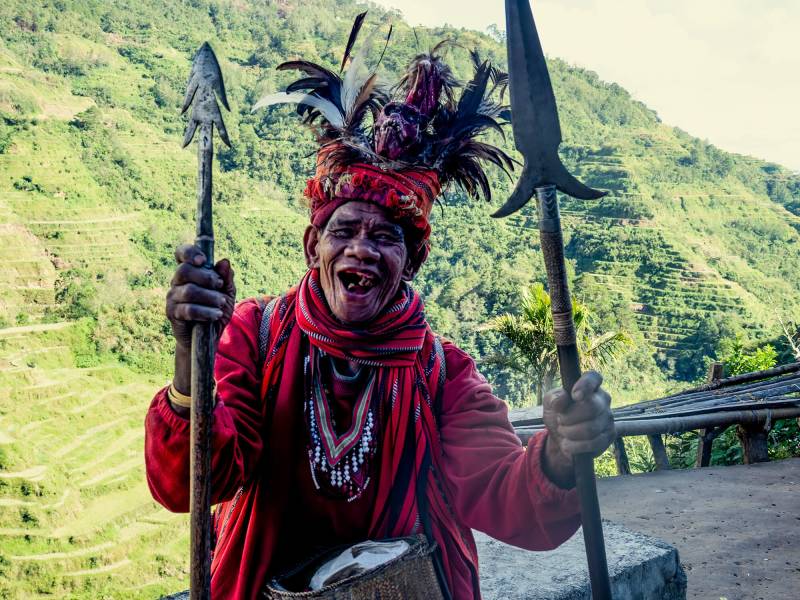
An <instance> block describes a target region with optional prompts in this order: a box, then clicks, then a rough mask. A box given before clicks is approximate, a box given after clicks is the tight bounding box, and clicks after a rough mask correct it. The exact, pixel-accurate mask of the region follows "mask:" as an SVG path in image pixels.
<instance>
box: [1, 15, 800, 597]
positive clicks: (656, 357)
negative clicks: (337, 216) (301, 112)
mask: <svg viewBox="0 0 800 600" xmlns="http://www.w3.org/2000/svg"><path fill="white" fill-rule="evenodd" d="M364 8H365V5H364V4H362V3H357V2H354V1H353V0H308V1H302V2H301V1H300V0H186V1H179V0H164V1H156V0H139V1H137V2H131V1H128V0H125V1H122V0H120V1H116V2H113V3H109V2H102V1H100V0H94V1H92V0H75V1H69V0H55V1H40V2H36V3H30V2H23V1H21V0H6V1H5V2H3V3H2V4H1V5H0V33H1V34H2V35H0V214H1V215H2V216H0V261H2V268H0V598H5V597H7V598H17V597H31V596H36V595H38V594H45V595H50V596H52V597H58V598H61V597H80V598H101V597H109V598H110V597H124V598H153V597H157V596H158V595H159V594H160V593H163V592H166V591H175V590H177V589H179V588H181V587H182V586H185V582H186V579H187V572H186V567H185V552H186V548H187V545H186V519H185V518H184V517H183V516H176V515H171V514H169V513H167V512H166V511H164V510H163V509H161V508H160V507H158V506H157V505H155V504H154V503H153V502H152V501H151V500H150V498H149V494H148V492H147V489H146V482H145V480H144V474H143V465H142V443H143V432H142V420H143V417H144V413H145V411H146V408H147V405H148V403H149V400H150V398H151V397H152V393H153V392H154V391H155V389H156V388H158V387H159V386H160V385H162V384H163V383H164V382H165V381H167V379H168V377H169V368H170V344H169V327H168V325H167V324H166V323H165V321H164V318H163V298H164V294H165V290H166V286H167V285H168V282H169V280H170V278H171V271H172V269H173V265H174V259H173V258H172V255H173V251H174V248H175V246H176V245H177V244H178V243H181V242H184V241H189V240H191V239H192V238H193V231H194V223H193V220H194V214H193V211H194V195H195V191H194V189H195V169H196V167H195V164H196V158H195V153H194V152H192V151H190V150H181V149H180V140H181V137H182V132H183V126H184V122H183V120H182V119H181V117H180V116H179V114H178V107H179V105H180V102H181V100H182V94H183V90H184V86H185V82H186V78H187V76H188V69H189V64H190V60H191V57H192V55H193V53H194V51H195V50H196V49H197V48H198V47H199V45H200V44H201V43H202V42H203V41H205V40H209V41H210V42H211V44H212V46H213V47H214V48H215V50H216V52H217V55H218V57H219V58H220V61H221V65H222V69H223V72H224V75H225V80H226V87H227V90H228V96H229V98H230V101H231V106H232V109H233V112H232V113H230V114H226V115H225V120H226V124H227V127H228V130H229V132H230V134H231V138H232V142H233V148H232V149H230V150H227V149H225V150H223V149H220V150H219V152H218V159H219V161H218V167H217V171H216V172H215V174H214V176H215V190H216V197H215V208H214V210H215V228H216V233H217V243H218V245H217V255H218V256H219V257H222V256H228V257H230V258H231V261H232V263H233V265H234V268H235V270H236V273H237V282H238V287H239V290H240V296H241V297H242V298H244V297H247V296H250V295H254V294H263V293H278V292H281V291H283V290H284V289H286V288H287V287H288V286H290V285H291V284H293V283H294V282H296V281H297V280H298V279H299V277H300V276H301V275H302V273H303V271H304V267H303V260H302V253H301V245H300V240H301V235H302V231H303V229H304V227H305V224H306V219H307V218H306V216H305V213H304V210H303V207H302V202H301V191H302V189H303V187H304V183H305V179H306V178H307V177H308V176H309V175H310V174H311V173H312V171H313V166H314V159H313V156H312V153H313V150H314V144H313V140H312V137H311V135H310V134H309V133H308V132H306V131H304V130H302V129H301V128H300V127H299V125H298V122H297V119H296V117H295V116H294V115H293V114H292V113H291V111H290V110H289V109H286V108H274V109H271V110H270V111H268V112H263V111H262V112H259V113H256V114H252V113H251V112H250V107H251V106H252V105H253V104H254V103H255V101H256V100H257V99H258V98H259V97H260V96H261V95H262V94H263V93H266V92H272V91H275V90H277V89H279V88H280V86H281V84H283V83H285V82H286V79H285V75H284V74H280V73H277V72H276V71H275V70H274V67H275V66H276V65H277V64H278V63H279V62H282V61H283V60H286V59H288V58H292V57H296V56H302V57H304V58H308V59H311V60H315V61H319V62H323V63H327V64H330V65H331V66H333V65H335V64H337V63H338V61H339V60H340V56H341V52H342V50H343V47H344V45H345V42H346V39H347V34H348V33H349V28H350V25H351V23H352V18H353V16H354V15H355V14H356V13H357V12H359V11H360V10H363V9H364ZM371 10H372V12H371V16H370V19H371V20H372V21H373V22H377V21H378V20H379V19H381V18H383V17H388V16H391V15H390V14H388V13H386V12H385V11H383V10H382V9H378V8H376V7H372V9H371ZM394 23H395V32H394V35H393V37H392V41H391V44H390V50H389V51H388V52H387V55H386V59H385V61H384V72H385V74H386V78H387V80H389V81H392V80H394V79H395V76H396V73H397V72H398V71H399V70H400V69H402V68H403V66H404V65H405V64H406V63H407V61H408V60H409V59H410V58H411V57H412V56H413V55H414V54H415V53H416V51H417V49H418V48H419V49H426V48H428V47H430V46H431V45H432V44H433V43H434V42H435V41H438V40H439V39H442V38H445V37H453V38H455V39H457V41H458V42H459V45H458V46H456V47H454V49H453V51H452V56H451V62H452V65H453V67H454V69H455V71H456V72H457V73H458V74H459V75H461V76H462V77H463V76H466V75H467V74H468V73H469V71H470V69H471V66H470V63H469V58H468V55H467V53H466V51H465V50H463V48H471V47H474V46H477V47H479V48H480V49H481V53H482V54H483V55H484V56H487V57H489V58H492V59H494V60H496V61H497V62H498V63H499V64H500V65H501V66H502V65H503V63H504V59H503V57H504V48H503V45H502V42H501V40H497V39H493V38H492V37H489V36H487V35H483V34H479V33H475V32H470V31H464V30H453V29H448V28H443V29H436V30H428V29H418V30H417V31H416V34H415V32H414V31H412V30H411V29H410V28H409V27H408V26H407V25H406V24H404V23H403V22H402V21H401V20H400V19H399V18H398V17H397V15H394ZM550 67H551V75H552V78H553V83H554V87H555V92H556V96H557V98H558V101H559V109H560V114H561V122H562V129H563V132H564V144H563V145H562V148H561V152H562V157H563V159H564V161H565V163H566V164H567V165H568V167H569V168H570V169H571V170H572V171H573V172H574V173H576V175H578V176H579V177H580V178H581V179H582V180H584V181H585V182H586V183H588V184H590V185H592V186H594V187H599V188H603V189H607V190H609V191H610V194H609V195H608V196H607V197H606V198H603V199H601V200H599V201H593V202H585V201H577V200H573V199H569V198H563V214H564V220H565V223H566V241H567V254H568V257H569V259H570V267H571V269H572V271H573V273H574V277H573V288H574V291H575V294H576V295H577V296H578V297H580V298H581V299H583V300H584V301H585V302H587V303H588V304H589V305H590V306H592V307H593V308H594V310H595V311H596V313H597V315H596V323H595V325H596V326H597V327H598V329H601V330H602V329H619V328H622V329H624V330H625V331H627V332H628V333H629V334H630V335H631V336H632V338H633V339H634V341H635V346H634V347H633V348H632V349H631V351H630V352H629V353H628V354H627V355H626V356H625V357H624V358H622V359H620V360H619V362H618V363H617V364H615V365H613V367H612V368H609V369H608V373H613V375H608V376H607V378H608V379H609V386H610V387H611V389H612V390H613V391H614V394H615V397H616V398H617V399H618V400H619V401H634V400H639V399H645V398H648V397H654V396H656V395H658V394H660V393H662V392H664V391H665V390H666V389H668V388H670V387H675V386H678V385H685V383H682V382H687V381H692V380H695V379H696V378H697V377H698V376H700V375H701V374H702V373H703V371H704V370H705V362H706V360H707V359H708V358H709V357H714V356H715V355H716V353H717V352H718V348H719V343H720V341H721V340H722V339H723V338H726V337H731V336H735V335H737V334H741V335H744V336H745V339H746V340H748V341H749V342H752V343H755V342H756V341H765V340H772V339H777V338H779V336H780V329H779V327H778V317H779V316H780V317H782V318H784V319H787V320H791V319H792V318H793V317H795V318H796V316H797V315H798V312H800V311H799V309H800V302H798V300H797V294H796V290H797V289H798V284H800V216H798V215H800V178H798V176H797V175H796V174H792V173H790V172H789V171H787V170H786V169H783V168H781V167H780V166H778V165H774V164H770V163H766V162H763V161H759V160H756V159H752V158H747V157H743V156H738V155H733V154H729V153H726V152H723V151H721V150H719V149H717V148H715V147H714V146H712V145H710V144H708V143H706V142H703V141H701V140H698V139H696V138H693V137H691V136H690V135H688V134H687V133H685V132H682V131H680V130H679V129H676V128H673V127H671V126H667V125H665V124H663V123H661V122H660V120H659V119H658V117H657V116H656V114H655V113H654V112H653V111H652V110H650V109H648V108H647V107H646V106H644V105H643V104H641V103H640V102H637V101H635V100H633V99H632V98H631V97H630V95H629V94H628V93H627V92H626V91H625V90H623V89H622V88H620V87H619V86H617V85H615V84H613V83H612V84H609V83H605V82H602V81H601V80H599V79H598V77H597V76H596V75H595V74H593V73H591V72H588V71H585V70H582V69H579V68H574V67H571V66H569V65H566V64H565V63H563V62H561V61H559V60H556V59H554V60H551V61H550ZM498 141H500V140H498ZM506 143H507V144H508V145H509V149H510V141H509V142H506ZM493 176H494V178H493V187H494V191H495V200H494V204H495V205H499V203H501V202H502V201H503V200H504V198H505V197H506V195H507V194H508V192H509V191H510V189H511V182H509V181H507V180H506V179H504V178H503V177H501V176H500V175H498V174H497V173H494V174H493ZM491 212H492V207H491V206H487V205H485V204H482V203H468V202H467V201H466V200H465V198H464V197H463V196H462V195H461V194H459V193H457V192H455V191H454V192H451V193H449V194H448V196H447V198H446V199H445V200H444V201H443V203H442V209H441V211H440V210H439V209H437V210H436V212H435V217H434V219H435V223H434V231H435V234H434V239H433V251H432V253H431V257H430V260H429V262H428V263H427V264H426V265H425V267H424V269H423V273H422V274H421V276H420V277H419V279H418V281H417V282H416V286H417V288H418V289H419V290H420V291H421V292H422V294H423V296H424V297H425V299H426V307H427V312H428V315H429V318H430V320H431V322H432V323H433V325H434V327H435V328H436V329H437V330H438V331H440V332H441V333H443V334H445V335H447V336H448V337H450V338H452V339H454V340H455V341H456V342H458V343H459V344H461V345H462V346H463V347H464V348H465V349H467V350H468V351H470V352H471V353H473V355H475V356H476V358H477V359H479V360H480V359H482V358H484V357H487V356H489V355H491V354H493V353H495V352H497V351H498V348H499V349H500V350H501V351H502V349H503V346H502V343H501V342H500V341H499V340H498V338H497V337H496V336H495V334H490V333H488V332H486V331H480V330H479V327H480V326H481V325H482V324H483V323H485V322H486V321H487V320H488V319H489V318H490V317H492V316H495V315H497V314H499V313H501V312H504V311H506V310H513V308H514V305H515V301H516V298H517V294H518V292H519V290H520V288H521V287H522V286H523V285H525V284H528V283H531V282H532V281H542V280H543V276H544V273H543V268H542V262H541V256H540V253H539V252H538V234H537V231H536V221H535V214H534V212H533V207H527V208H526V210H525V211H523V213H522V214H519V215H516V216H514V217H512V218H510V219H507V220H501V221H495V220H492V219H490V218H489V216H488V215H489V214H490V213H491ZM486 372H487V375H488V376H489V377H490V379H491V380H492V381H493V382H494V383H495V385H496V388H497V390H498V393H499V394H500V395H502V396H504V397H507V398H509V399H510V400H511V401H514V402H519V401H521V400H522V399H523V398H524V396H525V394H526V393H529V390H528V389H527V387H526V385H525V382H524V381H522V380H520V378H519V377H517V376H512V375H510V374H508V373H504V372H500V371H497V370H496V369H495V368H493V367H491V366H488V365H487V366H486Z"/></svg>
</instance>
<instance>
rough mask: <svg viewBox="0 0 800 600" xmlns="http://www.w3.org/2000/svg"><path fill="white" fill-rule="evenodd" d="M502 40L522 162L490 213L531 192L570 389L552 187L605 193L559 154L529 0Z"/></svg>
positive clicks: (607, 590) (604, 587)
mask: <svg viewBox="0 0 800 600" xmlns="http://www.w3.org/2000/svg"><path fill="white" fill-rule="evenodd" d="M506 41H507V45H508V71H509V91H510V98H511V114H512V127H513V129H514V141H515V143H516V146H517V149H518V150H519V151H520V153H521V154H522V155H523V157H524V158H525V164H524V167H523V170H522V175H521V176H520V179H519V181H518V182H517V186H516V188H515V189H514V192H513V193H512V194H511V197H510V198H509V199H508V200H507V201H506V203H505V204H504V205H503V206H502V207H501V208H500V210H498V211H497V212H496V213H494V214H493V215H492V216H493V217H505V216H507V215H510V214H512V213H514V212H516V211H518V210H519V209H520V208H522V207H523V206H524V205H525V204H527V203H528V201H529V200H530V199H531V197H532V196H533V195H534V194H536V198H537V200H538V213H539V235H540V239H541V245H542V254H543V256H544V262H545V268H546V270H547V282H548V287H549V289H550V299H551V311H552V313H553V329H554V334H555V335H554V337H555V341H556V346H557V349H558V363H559V369H560V371H561V382H562V386H563V387H564V390H565V391H566V393H567V394H568V395H569V394H570V393H571V392H572V386H573V385H575V382H576V381H577V380H578V378H579V377H580V376H581V369H580V357H579V356H578V347H577V344H576V339H575V323H574V321H573V317H572V301H571V299H570V295H569V286H568V284H567V271H566V267H565V264H564V241H563V236H562V233H561V219H560V216H559V211H558V197H557V195H556V190H557V189H558V190H561V191H562V192H564V193H565V194H568V195H570V196H573V197H575V198H581V199H593V198H599V197H601V196H603V195H604V193H603V192H600V191H598V190H594V189H592V188H590V187H587V186H585V185H584V184H582V183H581V182H580V181H578V180H577V179H575V177H573V176H572V175H571V174H570V173H569V171H567V169H566V167H565V166H564V165H563V163H562V162H561V159H560V158H559V156H558V146H559V145H560V144H561V126H560V124H559V121H558V108H557V106H556V99H555V95H554V94H553V87H552V84H551V82H550V75H549V73H548V71H547V63H546V62H545V58H544V52H543V51H542V45H541V43H540V42H539V34H538V33H537V31H536V25H535V24H534V22H533V14H532V13H531V7H530V4H529V3H528V0H506ZM574 466H575V481H576V486H577V488H578V497H579V499H580V505H581V524H582V526H583V539H584V544H585V546H586V557H587V560H588V564H589V580H590V582H591V586H592V597H593V598H594V600H611V585H610V582H609V578H608V564H607V562H606V549H605V543H604V541H603V524H602V521H601V520H600V504H599V502H598V500H597V486H596V483H595V477H594V463H593V461H592V457H591V456H590V455H587V454H582V455H578V456H575V458H574Z"/></svg>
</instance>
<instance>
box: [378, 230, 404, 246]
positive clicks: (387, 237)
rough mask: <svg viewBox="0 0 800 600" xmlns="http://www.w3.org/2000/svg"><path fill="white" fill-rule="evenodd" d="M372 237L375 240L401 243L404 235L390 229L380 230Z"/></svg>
mask: <svg viewBox="0 0 800 600" xmlns="http://www.w3.org/2000/svg"><path fill="white" fill-rule="evenodd" d="M372 237H373V239H374V240H376V241H378V242H383V243H385V244H400V243H402V242H403V236H402V235H400V234H398V233H394V232H390V231H378V232H376V233H375V234H374V235H373V236H372Z"/></svg>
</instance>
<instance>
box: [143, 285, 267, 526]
mask: <svg viewBox="0 0 800 600" xmlns="http://www.w3.org/2000/svg"><path fill="white" fill-rule="evenodd" d="M260 321H261V309H260V307H259V305H258V302H257V301H256V300H252V299H251V300H245V301H243V302H241V303H239V304H238V305H237V306H236V308H235V310H234V313H233V316H232V318H231V322H230V323H229V324H228V326H227V327H226V328H225V331H224V332H223V333H222V337H221V338H220V341H219V346H218V348H217V356H216V362H215V367H214V376H215V378H216V381H217V404H216V406H215V407H214V422H213V428H212V438H211V449H212V450H211V451H212V457H211V473H212V475H211V476H212V481H211V490H212V492H211V493H212V499H211V501H212V503H213V504H217V503H219V502H223V501H225V500H229V499H230V498H232V497H233V496H234V494H235V493H236V490H237V489H238V488H239V487H240V486H241V485H242V484H243V483H244V482H246V481H247V480H248V479H249V477H250V475H251V474H252V473H253V470H254V468H255V466H256V465H257V463H258V461H259V458H260V456H261V450H262V448H263V446H264V444H263V440H262V437H261V432H262V431H263V427H262V425H263V423H262V421H263V416H262V415H263V411H262V403H261V400H260V397H259V396H260V394H259V393H258V390H259V389H260V383H261V382H260V380H259V377H260V375H259V372H260V369H259V367H258V356H259V353H258V327H259V324H260ZM145 466H146V470H147V483H148V485H149V486H150V491H151V493H152V494H153V498H155V499H156V500H157V501H158V502H159V503H161V504H163V505H164V506H165V507H166V508H167V509H169V510H171V511H175V512H187V511H188V510H189V420H188V419H184V418H183V417H181V416H179V415H178V414H177V413H176V412H175V411H174V410H172V408H171V406H170V404H169V401H168V400H167V388H164V389H162V390H160V391H159V392H158V393H157V394H156V395H155V398H153V402H152V403H151V404H150V409H149V410H148V412H147V416H146V418H145Z"/></svg>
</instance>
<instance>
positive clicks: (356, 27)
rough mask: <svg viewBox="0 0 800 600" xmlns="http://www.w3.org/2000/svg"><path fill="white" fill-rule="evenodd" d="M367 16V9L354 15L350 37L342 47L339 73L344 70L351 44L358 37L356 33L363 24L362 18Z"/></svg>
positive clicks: (350, 51)
mask: <svg viewBox="0 0 800 600" xmlns="http://www.w3.org/2000/svg"><path fill="white" fill-rule="evenodd" d="M366 16H367V11H364V12H363V13H361V14H360V15H357V16H356V20H355V21H354V22H353V28H352V29H351V30H350V37H349V38H348V40H347V46H345V49H344V56H343V57H342V66H341V67H340V68H339V73H341V72H342V71H344V67H345V65H346V64H347V59H348V58H350V54H351V53H352V52H353V45H354V44H355V43H356V39H357V38H358V33H359V32H360V31H361V26H362V25H363V24H364V18H365V17H366Z"/></svg>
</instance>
